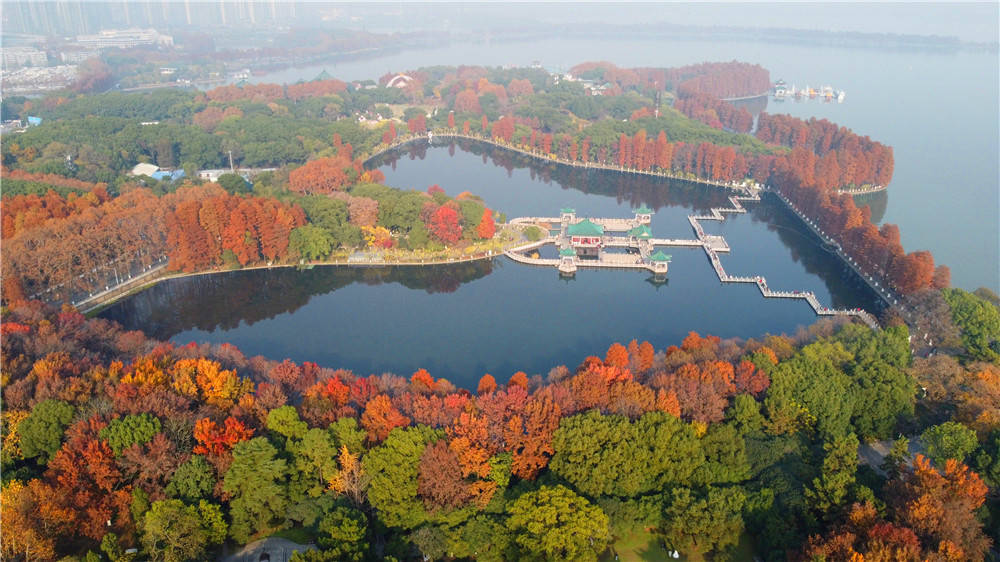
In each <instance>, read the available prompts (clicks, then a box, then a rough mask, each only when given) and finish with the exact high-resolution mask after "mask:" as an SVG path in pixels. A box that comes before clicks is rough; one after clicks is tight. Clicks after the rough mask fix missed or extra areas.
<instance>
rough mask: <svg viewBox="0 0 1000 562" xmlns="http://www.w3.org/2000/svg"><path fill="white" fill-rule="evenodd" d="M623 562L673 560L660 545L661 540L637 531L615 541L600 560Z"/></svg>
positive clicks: (650, 534) (604, 561) (603, 561)
mask: <svg viewBox="0 0 1000 562" xmlns="http://www.w3.org/2000/svg"><path fill="white" fill-rule="evenodd" d="M615 554H617V555H618V558H617V559H618V560H622V561H623V562H640V561H642V560H672V558H670V555H669V554H668V553H667V551H666V550H664V549H663V547H662V546H661V544H660V540H659V539H658V538H657V536H656V535H654V534H652V533H646V532H643V531H637V532H634V533H630V534H628V535H625V536H624V537H622V538H620V539H618V540H617V541H615V543H614V544H613V545H612V546H611V548H610V549H608V550H607V551H606V552H605V553H604V554H603V555H602V556H601V558H600V560H601V561H602V562H608V561H613V560H615Z"/></svg>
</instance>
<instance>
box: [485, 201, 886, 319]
mask: <svg viewBox="0 0 1000 562" xmlns="http://www.w3.org/2000/svg"><path fill="white" fill-rule="evenodd" d="M743 201H760V190H758V189H747V190H745V191H744V192H743V195H733V196H730V197H729V202H730V206H729V207H713V208H711V209H709V214H707V215H689V216H688V222H689V223H691V228H692V229H693V230H694V233H695V235H696V236H697V238H694V239H673V238H653V237H652V236H651V233H649V230H648V228H645V229H644V228H643V227H644V225H646V224H648V223H649V215H650V214H651V211H649V210H648V209H639V210H637V211H636V216H635V217H634V218H627V219H626V218H600V217H597V218H586V219H577V217H576V214H575V212H574V211H573V210H572V209H563V211H562V213H561V214H560V216H558V217H519V218H515V219H512V220H511V221H510V223H511V224H514V225H523V226H537V227H539V228H541V229H543V230H544V231H545V232H546V233H547V236H545V237H543V238H542V239H540V240H538V241H535V242H530V243H527V244H524V245H522V246H518V247H514V248H510V249H508V250H507V251H506V252H504V254H505V255H506V256H507V257H509V258H510V259H512V260H514V261H516V262H519V263H524V264H528V265H541V266H549V267H556V268H558V269H559V271H560V272H561V273H564V274H574V273H575V272H576V270H577V269H578V268H581V267H582V268H587V267H591V268H620V269H645V270H648V271H652V272H653V273H654V274H655V275H662V276H666V273H667V262H669V256H666V255H664V254H663V253H662V252H661V251H659V250H658V248H659V247H663V248H669V247H672V246H673V247H701V248H702V249H703V250H704V251H705V255H706V256H707V257H708V260H709V262H711V264H712V268H713V269H714V270H715V273H716V275H717V276H718V278H719V281H721V282H723V283H753V284H755V285H756V286H757V288H758V289H759V290H760V293H761V295H763V296H764V297H766V298H780V299H802V300H805V301H806V302H807V303H809V306H810V307H812V309H813V311H814V312H815V313H816V314H817V315H820V316H853V317H856V318H858V319H859V320H861V321H862V322H864V323H865V324H867V325H868V326H870V327H871V328H872V329H878V328H879V325H878V321H877V320H876V319H875V317H874V316H873V315H872V314H870V313H869V312H867V311H865V310H862V309H860V308H855V309H835V308H831V307H827V306H823V304H822V303H820V302H819V299H817V298H816V295H815V294H814V293H813V292H811V291H775V290H772V289H771V288H769V287H768V285H767V280H766V279H765V278H764V277H763V276H760V275H756V276H736V275H730V274H728V273H727V272H726V270H725V269H724V268H723V267H722V262H721V260H720V259H719V254H720V253H726V252H729V251H730V248H729V244H728V243H727V242H726V240H725V238H724V237H722V236H719V235H713V234H707V233H706V232H705V230H704V229H703V228H702V225H701V221H706V220H712V221H722V220H725V218H726V215H727V214H733V213H746V212H747V210H746V209H745V208H744V207H743V205H742V202H743ZM581 225H582V226H581ZM592 225H593V226H592ZM574 227H576V230H577V231H578V232H584V231H586V230H588V229H589V230H590V231H591V233H590V234H582V235H580V236H574ZM594 227H596V228H594ZM647 234H648V235H647ZM549 244H553V245H555V246H556V247H557V248H559V249H560V251H559V257H558V258H535V257H530V256H528V255H526V254H525V253H526V252H530V251H531V250H536V249H539V248H541V247H542V246H545V245H549ZM605 248H625V249H626V250H630V251H631V252H633V253H624V254H623V253H615V252H607V251H604V249H605ZM578 250H582V252H583V253H584V254H585V255H586V256H587V257H583V256H581V255H579V254H578ZM588 257H589V259H588Z"/></svg>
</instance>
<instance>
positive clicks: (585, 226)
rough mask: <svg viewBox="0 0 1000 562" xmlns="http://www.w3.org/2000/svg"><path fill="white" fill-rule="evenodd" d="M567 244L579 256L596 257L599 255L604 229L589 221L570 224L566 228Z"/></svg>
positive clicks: (584, 220)
mask: <svg viewBox="0 0 1000 562" xmlns="http://www.w3.org/2000/svg"><path fill="white" fill-rule="evenodd" d="M566 236H568V237H569V243H570V245H572V246H573V249H574V250H576V253H577V254H579V255H580V256H597V255H599V254H600V250H601V246H602V244H603V238H604V227H603V226H601V225H599V224H595V223H594V222H592V221H591V220H590V219H583V220H582V221H580V222H578V223H575V224H571V225H569V226H568V227H567V228H566Z"/></svg>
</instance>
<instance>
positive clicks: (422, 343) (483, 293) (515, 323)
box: [101, 142, 877, 387]
mask: <svg viewBox="0 0 1000 562" xmlns="http://www.w3.org/2000/svg"><path fill="white" fill-rule="evenodd" d="M375 165H378V166H379V168H380V169H381V170H382V171H383V172H384V173H385V174H386V183H387V184H388V185H391V186H393V187H399V188H404V189H409V188H413V189H420V190H424V189H426V188H427V187H428V186H430V185H432V184H434V183H437V184H439V185H440V186H441V187H442V188H444V189H445V191H446V192H448V193H450V194H452V195H454V194H457V193H459V192H461V191H465V190H469V191H472V192H474V193H476V194H479V195H481V196H482V197H483V198H484V199H485V201H486V202H487V203H488V204H489V205H490V206H491V207H493V208H495V209H497V210H499V211H502V212H505V213H507V215H508V216H509V217H515V216H520V215H533V216H538V215H542V216H545V215H550V216H554V215H557V214H558V211H559V209H560V208H562V207H566V206H570V207H574V208H576V210H577V212H578V214H579V215H581V216H584V215H586V216H609V217H625V216H629V215H630V214H631V210H632V209H633V208H634V207H637V206H639V205H642V204H645V205H648V206H650V207H651V208H653V209H654V210H655V211H656V213H655V215H654V216H653V222H652V225H651V228H652V230H653V233H654V235H655V236H658V237H660V236H662V237H676V238H693V237H694V233H693V232H692V229H691V227H690V225H689V224H688V222H687V215H688V214H691V213H694V212H697V213H703V212H705V211H707V209H708V208H709V207H711V206H719V205H725V204H727V199H726V197H727V193H726V192H725V191H723V190H721V189H718V188H714V187H707V186H702V185H697V184H691V183H688V182H681V181H668V180H662V179H658V178H651V177H643V176H631V175H623V174H618V173H614V172H598V171H588V170H580V169H576V168H570V167H565V166H557V165H553V164H548V163H539V162H536V161H534V160H531V159H529V158H526V157H523V156H520V155H517V154H515V153H512V152H509V151H504V150H501V149H495V148H492V147H488V146H484V145H477V144H475V143H468V142H467V143H463V144H450V143H449V144H447V145H444V146H428V145H427V143H426V142H422V143H418V144H414V145H411V146H410V147H407V148H405V149H402V150H398V151H395V152H393V153H389V154H387V155H384V156H383V157H381V158H380V159H379V160H378V161H376V162H375ZM747 208H748V210H749V211H750V212H749V213H747V214H744V215H737V216H733V217H730V218H728V219H727V220H726V221H725V222H722V223H716V222H712V221H706V222H705V223H703V224H704V226H705V229H706V231H708V232H709V233H717V234H722V235H724V236H725V237H726V238H727V240H728V241H729V243H730V245H731V247H732V254H731V255H729V256H724V257H723V258H722V261H723V265H724V266H725V267H726V269H727V270H728V271H729V272H730V273H731V274H734V275H740V274H747V275H749V274H762V275H765V276H766V277H767V278H768V285H769V286H770V287H772V288H774V289H776V290H777V289H788V290H812V291H815V292H816V294H817V296H818V297H819V299H820V301H821V302H823V303H824V304H828V303H832V304H833V305H834V306H837V307H864V308H867V309H872V308H874V307H875V306H877V304H876V303H875V302H874V300H875V299H874V296H873V295H872V294H871V292H870V290H869V289H867V287H866V286H864V285H863V284H861V283H860V281H858V280H857V279H856V278H855V277H854V276H853V275H852V274H850V273H849V272H847V271H845V269H844V266H843V265H842V264H841V263H840V262H839V261H838V260H837V259H835V258H833V257H832V256H831V255H830V254H829V253H828V252H827V251H826V250H824V249H823V248H822V245H821V244H820V243H819V241H818V239H817V238H816V237H815V236H813V235H812V234H811V233H809V232H808V231H807V230H805V229H804V228H803V227H802V225H801V224H800V223H799V222H798V221H797V220H796V219H795V218H794V217H792V216H790V215H789V213H788V211H787V210H785V208H784V207H783V206H781V204H780V203H778V202H776V201H775V200H774V199H770V198H765V199H764V200H763V201H761V202H759V203H748V204H747ZM668 251H669V253H671V254H672V255H673V261H672V263H671V264H670V274H669V277H668V282H667V283H665V284H657V283H654V282H653V280H652V279H651V275H650V274H649V273H646V272H636V271H600V270H589V269H583V270H581V271H579V272H578V273H577V274H576V277H575V278H574V279H570V280H566V279H562V278H560V277H559V275H558V272H557V271H556V270H555V269H554V268H540V267H531V266H525V265H520V264H517V263H514V262H512V261H510V260H508V259H507V258H503V257H500V258H496V259H494V260H492V261H482V262H475V263H471V264H458V265H450V266H435V267H412V268H398V267H387V268H347V267H316V268H314V269H312V270H307V271H297V270H294V269H273V270H256V271H242V272H240V271H238V272H231V273H226V274H221V275H211V276H195V277H188V278H182V279H175V280H170V281H166V282H164V283H161V284H159V285H157V286H155V287H153V288H151V289H149V290H147V291H144V292H142V293H140V294H138V295H135V296H132V297H130V298H129V299H127V300H125V301H122V302H120V303H118V304H116V305H114V306H112V307H111V308H109V309H107V310H105V311H104V312H103V313H101V316H102V317H105V318H109V319H114V320H116V321H118V322H121V323H122V324H123V325H125V326H126V327H128V328H131V329H143V330H145V331H146V332H147V334H149V335H150V336H153V337H156V338H160V339H170V340H172V341H174V342H177V343H179V344H184V343H187V342H189V341H196V342H212V343H222V342H230V343H233V344H234V345H236V346H237V347H239V348H240V349H241V350H242V351H243V352H244V353H246V354H247V355H248V356H249V355H257V354H260V355H265V356H267V357H270V358H273V359H278V360H281V359H284V358H290V359H293V360H295V361H306V360H308V361H314V362H317V363H319V364H320V365H323V366H329V367H342V368H349V369H352V370H353V371H355V372H357V373H361V374H369V373H382V372H394V373H396V374H400V375H404V376H408V375H409V374H411V373H412V372H413V371H415V370H416V369H417V368H419V367H424V368H426V369H428V370H429V371H430V372H431V373H432V374H433V375H435V376H437V377H442V376H443V377H446V378H448V379H449V380H451V381H452V382H455V383H456V384H458V385H459V386H464V387H474V386H475V384H476V381H477V380H478V379H479V377H480V376H482V375H483V374H484V373H491V374H493V375H494V376H496V377H497V378H498V380H506V379H507V378H509V377H510V375H511V374H513V373H514V372H515V371H518V370H524V371H526V372H528V373H529V374H536V373H537V374H542V375H545V374H546V373H548V371H549V370H550V369H551V368H552V367H555V366H557V365H567V366H569V367H570V368H574V367H575V366H576V365H578V364H579V363H580V362H581V361H582V360H583V358H584V357H586V356H587V355H592V354H602V355H603V352H604V351H605V350H606V349H607V348H608V346H609V345H610V344H611V343H613V342H616V341H617V342H622V343H626V342H628V341H629V340H631V339H633V338H637V339H638V340H640V341H641V340H649V341H650V342H651V343H653V345H654V346H655V347H656V348H657V349H663V348H665V347H666V346H668V345H673V344H678V343H679V342H680V340H681V339H683V338H684V336H685V335H687V333H688V332H689V331H691V330H694V331H697V332H699V333H702V334H713V335H717V336H720V337H742V338H747V337H752V336H761V335H763V334H766V333H782V332H786V333H792V332H794V331H795V330H796V329H797V328H798V327H799V326H802V325H808V324H810V323H812V322H813V321H814V320H815V318H816V317H815V315H814V314H813V312H812V310H811V309H810V308H809V306H808V304H806V303H805V301H801V300H785V299H765V298H763V297H762V296H761V295H760V292H759V291H758V290H757V288H756V287H755V286H752V285H744V284H739V285H723V284H721V283H720V282H719V280H718V278H717V277H716V276H715V273H714V272H713V270H712V268H711V265H710V263H709V261H708V259H707V258H706V256H705V253H704V252H703V251H701V250H700V249H682V248H671V249H669V250H668Z"/></svg>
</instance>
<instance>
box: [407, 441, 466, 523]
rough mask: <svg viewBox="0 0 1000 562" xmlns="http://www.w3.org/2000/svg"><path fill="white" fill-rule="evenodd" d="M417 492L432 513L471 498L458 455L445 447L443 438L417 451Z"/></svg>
mask: <svg viewBox="0 0 1000 562" xmlns="http://www.w3.org/2000/svg"><path fill="white" fill-rule="evenodd" d="M417 494H419V495H420V497H421V498H422V499H423V501H424V506H425V507H426V508H427V510H428V511H430V512H431V513H434V512H436V511H438V510H441V509H455V508H458V507H462V506H464V505H466V503H467V502H468V501H469V499H470V498H471V493H470V491H469V485H468V484H467V483H466V482H465V479H464V478H462V468H461V466H460V465H459V462H458V455H456V454H455V452H453V451H452V450H451V449H449V448H448V443H447V442H446V441H445V440H444V439H442V440H440V441H437V442H436V443H434V444H432V445H428V446H427V447H426V448H425V449H424V452H423V454H422V455H420V465H419V467H418V473H417Z"/></svg>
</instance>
